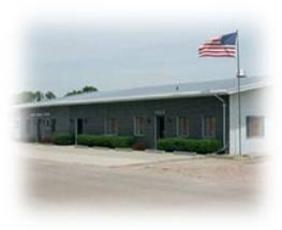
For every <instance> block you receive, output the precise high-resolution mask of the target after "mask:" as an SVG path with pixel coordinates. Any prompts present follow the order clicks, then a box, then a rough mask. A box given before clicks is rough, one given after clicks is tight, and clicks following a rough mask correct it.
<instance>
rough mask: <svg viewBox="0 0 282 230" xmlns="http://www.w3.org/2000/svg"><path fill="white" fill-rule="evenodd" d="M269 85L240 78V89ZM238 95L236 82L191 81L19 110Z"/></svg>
mask: <svg viewBox="0 0 282 230" xmlns="http://www.w3.org/2000/svg"><path fill="white" fill-rule="evenodd" d="M264 86H266V81H265V79H263V78H257V77H249V78H242V79H241V90H242V91H246V90H252V89H256V88H261V87H264ZM236 92H237V79H236V78H232V79H223V80H214V81H205V82H188V83H180V84H171V85H160V86H150V87H142V88H141V87H140V88H131V89H124V90H112V91H97V92H92V93H84V94H80V95H75V96H67V97H61V98H57V99H53V100H46V101H41V102H34V103H26V104H21V105H17V106H16V107H17V108H35V107H52V106H62V105H80V104H96V103H110V102H122V101H137V100H154V99H165V98H180V97H199V96H208V95H214V94H218V95H230V94H233V93H236Z"/></svg>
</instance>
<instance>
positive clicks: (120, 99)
mask: <svg viewBox="0 0 282 230" xmlns="http://www.w3.org/2000/svg"><path fill="white" fill-rule="evenodd" d="M213 94H214V92H211V91H208V92H206V93H202V92H201V91H190V92H177V93H166V94H155V95H146V96H144V95H141V96H133V97H110V98H101V99H93V98H89V99H84V100H77V101H58V102H51V103H46V104H29V105H18V106H15V108H18V109H20V108H39V107H50V106H51V107H53V106H65V105H85V104H99V103H112V102H127V101H142V100H152V99H167V98H181V97H195V96H200V97H202V96H209V95H213ZM221 94H227V93H226V92H225V93H223V92H222V91H221Z"/></svg>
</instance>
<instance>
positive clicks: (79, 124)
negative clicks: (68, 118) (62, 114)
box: [77, 118, 83, 135]
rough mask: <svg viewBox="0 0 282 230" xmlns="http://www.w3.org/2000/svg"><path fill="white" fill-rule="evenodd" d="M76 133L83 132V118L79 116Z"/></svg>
mask: <svg viewBox="0 0 282 230" xmlns="http://www.w3.org/2000/svg"><path fill="white" fill-rule="evenodd" d="M77 134H78V135H80V134H83V120H82V119H81V118H78V119H77Z"/></svg>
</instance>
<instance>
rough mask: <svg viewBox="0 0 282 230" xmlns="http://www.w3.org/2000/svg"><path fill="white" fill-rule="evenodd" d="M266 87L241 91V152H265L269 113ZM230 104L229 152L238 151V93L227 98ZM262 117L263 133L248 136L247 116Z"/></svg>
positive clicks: (235, 152)
mask: <svg viewBox="0 0 282 230" xmlns="http://www.w3.org/2000/svg"><path fill="white" fill-rule="evenodd" d="M268 90H269V89H268V88H261V89H255V90H250V91H246V92H242V93H241V150H242V153H243V154H265V153H266V152H267V147H268V140H267V137H268V136H269V114H268V109H267V104H266V102H267V95H268ZM229 105H230V124H229V125H230V134H229V135H230V137H229V141H230V154H238V153H239V128H238V127H239V125H238V124H239V122H238V95H237V94H233V95H231V96H230V99H229ZM248 117H259V118H262V119H263V129H264V130H263V135H262V136H257V137H250V136H248V135H247V118H248Z"/></svg>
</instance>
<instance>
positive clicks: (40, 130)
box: [36, 119, 42, 142]
mask: <svg viewBox="0 0 282 230" xmlns="http://www.w3.org/2000/svg"><path fill="white" fill-rule="evenodd" d="M41 124H42V120H41V119H38V120H37V127H36V128H37V141H38V142H40V141H41V140H42V128H41Z"/></svg>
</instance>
